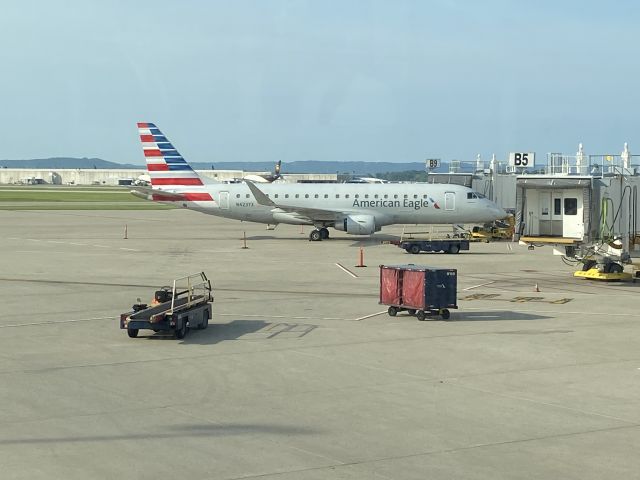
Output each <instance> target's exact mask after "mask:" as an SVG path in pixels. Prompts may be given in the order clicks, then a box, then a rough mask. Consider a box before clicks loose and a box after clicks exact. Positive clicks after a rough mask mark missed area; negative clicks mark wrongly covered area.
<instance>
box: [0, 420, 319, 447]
mask: <svg viewBox="0 0 640 480" xmlns="http://www.w3.org/2000/svg"><path fill="white" fill-rule="evenodd" d="M257 433H260V434H267V435H285V436H287V437H289V436H291V435H311V434H316V433H319V432H318V431H317V430H315V429H311V428H306V427H297V426H286V425H273V424H234V423H230V424H225V425H200V424H194V425H175V426H169V427H167V428H165V429H160V430H159V431H158V432H156V433H154V432H147V431H145V432H142V433H139V434H137V433H130V434H119V435H118V434H116V435H87V436H68V437H66V436H65V437H41V438H19V439H11V438H8V439H1V440H0V445H33V444H46V443H56V444H58V443H75V442H78V443H86V442H115V441H121V440H150V439H163V438H167V439H170V438H193V437H226V436H232V435H255V434H257Z"/></svg>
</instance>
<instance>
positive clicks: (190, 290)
mask: <svg viewBox="0 0 640 480" xmlns="http://www.w3.org/2000/svg"><path fill="white" fill-rule="evenodd" d="M185 293H186V294H187V303H185V304H183V305H180V306H179V308H180V309H183V308H189V307H191V306H192V305H195V304H196V303H199V302H202V299H205V301H210V300H211V280H209V279H208V278H207V276H206V275H205V274H204V272H200V273H194V274H191V275H187V276H186V277H180V278H176V279H175V280H174V281H173V288H172V291H171V310H170V311H169V312H168V313H169V314H173V312H174V310H175V301H176V298H178V296H179V295H182V294H185Z"/></svg>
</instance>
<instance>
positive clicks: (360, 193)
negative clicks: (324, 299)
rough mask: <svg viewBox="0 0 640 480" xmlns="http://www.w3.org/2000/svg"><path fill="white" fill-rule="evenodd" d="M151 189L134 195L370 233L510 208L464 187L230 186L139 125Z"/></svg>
mask: <svg viewBox="0 0 640 480" xmlns="http://www.w3.org/2000/svg"><path fill="white" fill-rule="evenodd" d="M138 132H139V133H140V140H141V141H142V148H143V150H144V156H145V159H146V162H147V170H148V171H149V176H150V177H151V187H152V188H150V189H149V188H147V189H143V188H138V189H136V190H134V191H132V193H134V194H135V195H138V196H142V197H144V198H146V199H148V200H153V201H156V202H162V203H169V204H174V205H175V204H179V205H181V206H182V207H184V208H189V209H191V210H196V211H199V212H203V213H208V214H211V215H217V216H220V217H226V218H233V219H235V220H243V221H248V222H257V223H266V224H267V225H277V224H279V223H286V224H290V225H313V226H315V230H312V231H311V233H310V235H309V239H310V240H313V241H318V240H323V239H327V238H329V230H328V229H327V227H333V228H335V229H336V230H341V231H344V232H346V233H349V234H352V235H371V234H373V233H374V232H377V231H380V229H381V228H382V227H383V226H385V225H393V224H398V223H406V224H443V223H450V224H454V223H456V224H457V223H485V222H492V221H494V220H497V219H500V218H504V217H505V216H506V212H505V211H504V210H503V209H502V208H500V207H499V206H498V205H496V204H495V203H494V202H492V201H490V200H488V199H487V198H484V197H483V196H482V195H481V194H479V193H477V192H474V191H473V190H471V189H470V188H467V187H464V186H461V185H452V184H438V183H381V184H372V183H331V184H326V183H316V184H314V183H270V184H260V186H259V187H258V186H257V185H255V184H254V183H253V182H251V181H245V182H244V183H236V184H226V183H219V182H216V181H213V180H210V179H208V178H205V177H201V176H199V175H198V174H197V173H196V172H195V171H194V170H193V169H192V168H191V166H190V165H189V164H188V163H187V162H186V161H185V159H184V158H183V157H182V155H180V153H178V151H177V150H176V148H175V147H174V146H173V145H172V144H171V142H169V140H168V139H167V137H165V136H164V135H163V134H162V132H161V131H160V130H159V129H158V128H157V127H156V126H155V125H154V124H153V123H138Z"/></svg>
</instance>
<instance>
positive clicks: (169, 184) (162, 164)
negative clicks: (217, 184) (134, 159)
mask: <svg viewBox="0 0 640 480" xmlns="http://www.w3.org/2000/svg"><path fill="white" fill-rule="evenodd" d="M138 133H139V134H140V141H141V142H142V150H143V152H144V158H145V160H146V162H147V170H148V171H149V177H150V178H151V185H152V187H153V188H154V189H156V188H158V190H163V191H169V190H173V191H174V193H178V194H180V196H181V197H182V198H183V199H184V200H189V201H211V200H213V198H212V197H211V194H210V193H208V192H207V191H206V189H205V188H204V183H205V182H204V181H203V180H202V178H201V177H200V176H199V175H198V174H197V173H196V172H195V171H194V170H193V169H192V168H191V166H190V165H189V164H188V163H187V162H186V161H185V159H184V158H183V157H182V155H180V152H178V150H176V148H175V147H174V146H173V145H171V142H169V140H167V137H165V136H164V135H163V134H162V132H161V131H160V130H159V129H158V128H157V127H156V126H155V125H154V124H153V123H138ZM153 197H154V198H153V200H160V201H162V200H164V199H163V198H156V197H166V195H161V194H154V195H153ZM166 200H169V199H168V198H167V199H166ZM169 201H170V200H169Z"/></svg>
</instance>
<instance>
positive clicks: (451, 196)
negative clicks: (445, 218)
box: [444, 192, 456, 210]
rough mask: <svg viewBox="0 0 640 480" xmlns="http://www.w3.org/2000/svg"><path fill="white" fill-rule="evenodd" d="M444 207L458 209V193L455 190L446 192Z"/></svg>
mask: <svg viewBox="0 0 640 480" xmlns="http://www.w3.org/2000/svg"><path fill="white" fill-rule="evenodd" d="M444 209H445V210H455V209H456V194H455V192H444Z"/></svg>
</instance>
